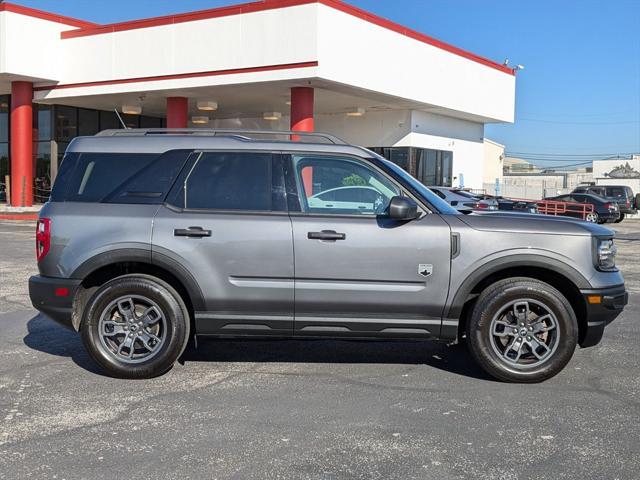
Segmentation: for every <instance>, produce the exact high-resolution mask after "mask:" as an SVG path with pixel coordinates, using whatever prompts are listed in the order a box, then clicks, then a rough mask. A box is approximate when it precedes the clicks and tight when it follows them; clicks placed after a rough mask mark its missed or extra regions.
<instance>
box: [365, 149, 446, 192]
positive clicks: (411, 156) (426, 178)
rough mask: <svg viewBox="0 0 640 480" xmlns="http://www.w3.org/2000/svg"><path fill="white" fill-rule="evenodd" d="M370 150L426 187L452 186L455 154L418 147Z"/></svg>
mask: <svg viewBox="0 0 640 480" xmlns="http://www.w3.org/2000/svg"><path fill="white" fill-rule="evenodd" d="M370 150H373V151H374V152H376V153H378V154H380V155H382V156H383V157H385V158H386V159H387V160H390V161H392V162H393V163H395V164H396V165H398V166H399V167H402V169H404V170H405V171H407V172H408V173H409V174H411V175H413V176H414V177H416V178H417V179H418V180H420V182H421V183H423V184H424V185H427V186H429V185H433V186H442V187H450V186H451V185H452V170H453V152H448V151H445V150H432V149H429V148H417V147H373V148H370Z"/></svg>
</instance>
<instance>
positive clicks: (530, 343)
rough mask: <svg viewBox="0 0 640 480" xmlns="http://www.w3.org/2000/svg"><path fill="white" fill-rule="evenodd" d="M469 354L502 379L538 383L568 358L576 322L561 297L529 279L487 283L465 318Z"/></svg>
mask: <svg viewBox="0 0 640 480" xmlns="http://www.w3.org/2000/svg"><path fill="white" fill-rule="evenodd" d="M467 337H468V339H469V340H468V345H469V349H470V351H471V354H472V356H473V357H474V358H475V360H476V361H477V362H478V363H479V364H480V366H482V368H483V369H484V370H485V371H486V372H487V373H489V374H490V375H492V376H494V377H496V378H498V379H500V380H503V381H507V382H525V383H534V382H541V381H543V380H546V379H548V378H551V377H553V376H554V375H556V374H557V373H558V372H560V370H562V369H563V368H564V367H565V365H566V364H567V363H568V362H569V360H570V359H571V357H572V355H573V352H574V351H575V348H576V344H577V341H578V322H577V320H576V316H575V313H574V312H573V308H572V307H571V305H570V304H569V302H568V301H567V299H566V298H565V297H564V296H563V295H562V294H561V293H560V292H559V291H558V290H556V289H555V288H553V287H552V286H551V285H549V284H547V283H544V282H541V281H539V280H535V279H532V278H524V277H520V278H509V279H505V280H501V281H498V282H496V283H495V284H493V285H491V286H489V287H487V288H486V289H485V290H484V291H483V292H482V293H481V294H480V297H479V298H478V301H477V303H476V305H475V307H474V309H473V311H472V313H471V318H470V319H469V324H468V330H467Z"/></svg>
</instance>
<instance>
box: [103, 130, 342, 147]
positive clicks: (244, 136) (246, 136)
mask: <svg viewBox="0 0 640 480" xmlns="http://www.w3.org/2000/svg"><path fill="white" fill-rule="evenodd" d="M153 135H194V136H200V135H202V136H212V137H215V136H224V137H236V138H238V139H240V140H245V141H253V140H260V139H261V138H260V137H262V136H267V137H277V136H283V137H287V138H286V139H287V140H290V139H291V137H292V136H295V137H299V138H301V139H305V138H306V139H324V140H325V141H327V142H329V143H333V144H334V145H347V142H345V141H344V140H342V139H340V138H338V137H336V136H335V135H331V134H329V133H321V132H298V131H293V130H242V129H220V128H127V129H117V130H116V129H111V130H103V131H101V132H99V133H97V134H96V136H97V137H148V136H153ZM256 137H258V138H256Z"/></svg>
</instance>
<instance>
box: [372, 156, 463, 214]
mask: <svg viewBox="0 0 640 480" xmlns="http://www.w3.org/2000/svg"><path fill="white" fill-rule="evenodd" d="M376 157H377V158H378V159H380V160H381V161H383V162H384V164H385V166H386V167H387V168H388V169H389V170H391V171H393V173H395V174H396V175H397V176H398V177H400V178H401V179H402V180H403V181H405V182H406V183H408V184H409V185H411V188H413V189H414V190H415V191H416V192H417V193H418V194H419V195H420V196H421V197H423V198H424V200H425V201H427V202H428V203H429V204H431V205H433V207H434V208H435V209H436V210H437V211H438V213H443V214H446V215H461V214H460V212H458V210H456V209H455V208H453V207H452V206H451V205H449V204H448V203H447V202H445V201H444V200H442V199H441V198H440V197H439V196H437V195H436V194H435V193H433V192H432V191H431V190H429V189H428V188H427V187H425V186H424V185H423V184H422V183H420V182H419V181H418V180H416V179H415V178H413V177H412V176H411V175H409V173H407V172H406V171H405V170H403V169H402V168H400V167H399V166H397V165H396V164H395V163H392V162H390V161H388V160H386V159H384V158H382V157H380V156H378V155H376Z"/></svg>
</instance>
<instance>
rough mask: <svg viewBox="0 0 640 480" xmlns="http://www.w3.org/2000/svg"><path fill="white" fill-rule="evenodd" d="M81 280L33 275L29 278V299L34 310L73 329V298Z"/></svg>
mask: <svg viewBox="0 0 640 480" xmlns="http://www.w3.org/2000/svg"><path fill="white" fill-rule="evenodd" d="M80 282H81V280H71V279H68V278H53V277H43V276H41V275H35V276H33V277H31V278H29V297H30V298H31V304H32V305H33V307H34V308H36V309H37V310H39V311H40V312H42V313H44V314H45V315H46V316H47V317H50V318H52V319H53V320H55V321H56V322H58V323H59V324H61V325H63V326H65V327H67V328H70V329H72V330H73V329H74V328H73V323H72V320H71V316H72V312H73V298H74V296H75V294H76V290H77V289H78V286H79V285H80Z"/></svg>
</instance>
